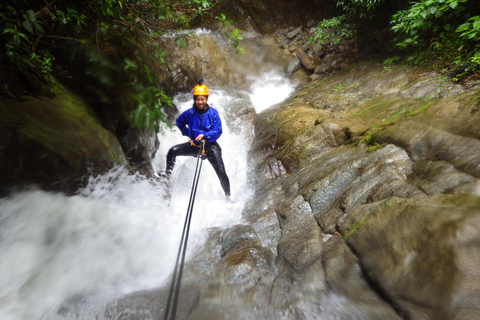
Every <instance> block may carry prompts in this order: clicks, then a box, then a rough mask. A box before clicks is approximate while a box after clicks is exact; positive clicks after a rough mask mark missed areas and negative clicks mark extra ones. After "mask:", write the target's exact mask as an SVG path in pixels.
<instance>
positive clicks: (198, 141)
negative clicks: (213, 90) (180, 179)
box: [155, 78, 230, 200]
mask: <svg viewBox="0 0 480 320" xmlns="http://www.w3.org/2000/svg"><path fill="white" fill-rule="evenodd" d="M207 100H208V87H207V86H206V85H205V84H203V79H202V78H199V79H198V83H197V85H196V86H195V88H194V89H193V106H192V108H190V109H188V110H186V111H184V112H183V113H182V114H180V116H178V118H177V120H176V122H175V123H176V125H177V127H178V128H179V129H180V131H181V132H182V135H184V136H187V137H189V138H190V141H189V142H186V143H180V144H177V145H175V146H173V147H172V148H170V150H169V151H168V153H167V168H166V170H165V172H162V173H155V176H156V177H157V178H164V179H170V176H171V174H172V171H173V167H174V166H175V160H176V157H177V156H196V155H197V154H198V152H199V148H205V150H204V151H205V155H206V158H207V159H208V161H209V162H210V164H211V165H212V167H213V169H214V170H215V172H216V173H217V176H218V178H219V179H220V184H221V185H222V188H223V191H224V192H225V196H226V197H227V200H230V180H229V179H228V176H227V172H226V171H225V165H224V164H223V159H222V149H221V148H220V145H219V144H218V142H217V139H218V138H219V137H220V136H221V134H222V122H221V120H220V116H219V114H218V111H217V110H216V109H214V108H212V107H210V106H209V105H208V103H207Z"/></svg>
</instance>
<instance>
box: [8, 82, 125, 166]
mask: <svg viewBox="0 0 480 320" xmlns="http://www.w3.org/2000/svg"><path fill="white" fill-rule="evenodd" d="M56 90H58V91H57V94H56V96H55V97H53V98H37V99H34V98H31V99H28V100H26V101H21V102H17V101H13V100H8V101H4V104H5V105H6V108H5V109H4V113H5V114H4V115H5V117H6V118H7V119H12V121H21V123H22V125H23V127H24V128H25V133H26V135H27V136H28V137H29V138H30V139H32V140H33V141H36V142H38V143H39V144H41V145H43V146H44V147H45V148H47V149H48V150H51V151H52V152H54V153H56V154H58V155H60V156H61V157H62V158H63V159H65V160H66V161H67V162H68V163H70V164H71V165H73V166H78V165H79V164H81V163H82V162H83V161H84V159H85V158H92V159H97V160H99V161H102V162H105V163H124V162H125V160H124V155H123V152H122V150H121V147H120V145H119V143H118V141H117V139H116V137H114V136H113V134H112V133H110V132H108V131H107V130H106V129H104V128H103V127H102V126H101V125H100V123H99V121H98V119H97V118H95V117H93V116H92V114H93V113H92V112H91V111H90V110H89V109H88V107H87V106H86V104H85V103H83V102H82V101H81V100H80V99H78V98H77V97H75V96H73V95H71V94H70V93H68V92H66V91H61V90H60V88H58V89H56Z"/></svg>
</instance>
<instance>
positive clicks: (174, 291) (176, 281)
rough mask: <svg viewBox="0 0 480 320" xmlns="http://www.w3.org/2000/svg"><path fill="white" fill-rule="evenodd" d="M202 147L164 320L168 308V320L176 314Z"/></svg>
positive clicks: (202, 158)
mask: <svg viewBox="0 0 480 320" xmlns="http://www.w3.org/2000/svg"><path fill="white" fill-rule="evenodd" d="M192 145H195V144H193V143H192ZM202 146H203V147H202V148H200V149H199V150H198V155H197V156H196V157H197V166H196V168H195V174H194V177H193V184H192V191H191V192H190V200H189V202H188V209H187V215H186V216H185V223H184V225H183V233H182V238H181V240H180V246H179V248H178V253H177V260H176V262H175V269H174V271H173V276H172V283H171V284H170V291H169V293H168V300H167V306H166V308H165V313H164V316H163V319H164V320H168V315H169V311H170V307H172V313H171V317H170V319H172V320H174V319H175V317H176V314H177V305H178V298H179V296H180V285H181V282H182V275H183V266H184V264H185V255H186V252H187V243H188V234H189V232H190V222H191V221H192V212H193V204H194V203H195V194H196V193H197V186H198V181H199V179H200V171H201V170H202V163H203V160H204V154H205V141H204V140H202ZM197 147H200V146H197ZM200 160H202V161H200ZM179 262H180V264H179ZM177 273H178V274H177ZM172 298H173V302H172ZM172 303H173V304H172Z"/></svg>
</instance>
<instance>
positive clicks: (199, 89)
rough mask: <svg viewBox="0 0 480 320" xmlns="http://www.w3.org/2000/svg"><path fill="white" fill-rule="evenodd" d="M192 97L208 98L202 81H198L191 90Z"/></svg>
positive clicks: (200, 79)
mask: <svg viewBox="0 0 480 320" xmlns="http://www.w3.org/2000/svg"><path fill="white" fill-rule="evenodd" d="M193 95H194V96H208V87H207V86H206V85H204V84H203V79H202V78H199V79H198V84H197V85H196V86H195V88H193Z"/></svg>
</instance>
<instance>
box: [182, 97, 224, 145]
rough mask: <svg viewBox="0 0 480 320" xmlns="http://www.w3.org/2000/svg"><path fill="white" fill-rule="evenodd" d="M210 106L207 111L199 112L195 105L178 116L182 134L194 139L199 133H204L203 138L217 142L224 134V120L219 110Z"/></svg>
mask: <svg viewBox="0 0 480 320" xmlns="http://www.w3.org/2000/svg"><path fill="white" fill-rule="evenodd" d="M206 107H208V109H207V111H206V112H205V113H199V112H197V111H196V110H195V106H193V107H192V108H190V109H188V110H186V111H184V112H183V113H182V114H181V115H179V116H178V118H177V121H176V125H177V127H178V128H179V129H180V131H181V132H182V135H184V136H187V137H189V138H190V139H192V140H195V138H196V137H197V136H198V135H199V134H203V138H204V139H205V140H207V141H208V142H211V143H213V142H215V141H217V139H218V138H219V137H220V136H221V135H222V122H221V120H220V116H219V115H218V111H217V110H215V109H214V108H212V107H210V106H209V105H208V104H207V105H206Z"/></svg>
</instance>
